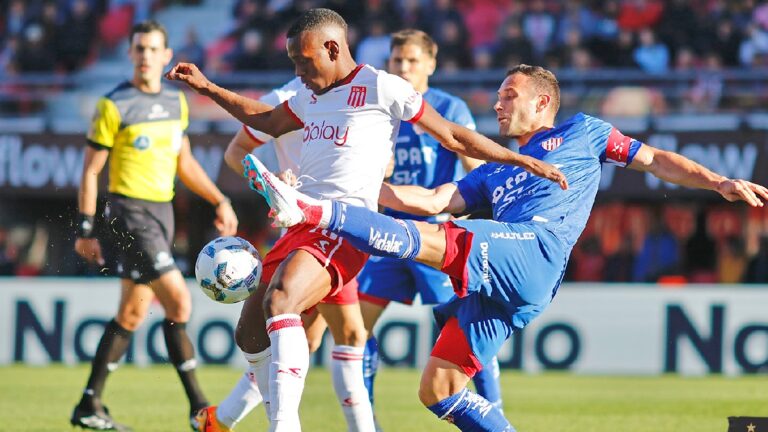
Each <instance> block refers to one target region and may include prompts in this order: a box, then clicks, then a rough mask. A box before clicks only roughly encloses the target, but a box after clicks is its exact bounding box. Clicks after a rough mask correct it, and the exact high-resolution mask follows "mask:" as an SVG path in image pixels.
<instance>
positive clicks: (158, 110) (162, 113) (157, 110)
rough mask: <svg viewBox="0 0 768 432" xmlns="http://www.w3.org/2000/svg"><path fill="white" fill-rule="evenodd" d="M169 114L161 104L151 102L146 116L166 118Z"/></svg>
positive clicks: (149, 117)
mask: <svg viewBox="0 0 768 432" xmlns="http://www.w3.org/2000/svg"><path fill="white" fill-rule="evenodd" d="M170 115H171V113H169V112H168V111H166V109H165V108H164V107H163V106H162V105H160V104H152V106H151V107H150V108H149V114H148V115H147V118H148V119H150V120H157V119H164V118H168V117H169V116H170Z"/></svg>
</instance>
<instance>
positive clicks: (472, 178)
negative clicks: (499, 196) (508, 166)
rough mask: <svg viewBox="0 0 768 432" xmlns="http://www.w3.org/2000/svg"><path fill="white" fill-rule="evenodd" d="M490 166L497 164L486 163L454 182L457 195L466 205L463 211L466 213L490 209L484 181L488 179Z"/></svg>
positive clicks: (489, 200)
mask: <svg viewBox="0 0 768 432" xmlns="http://www.w3.org/2000/svg"><path fill="white" fill-rule="evenodd" d="M492 165H497V164H492V163H487V164H483V165H480V166H479V167H477V168H475V169H474V170H472V172H471V173H469V174H468V175H467V176H466V177H464V178H463V179H461V180H459V181H458V182H456V186H457V187H458V188H459V193H460V194H461V197H462V198H464V202H465V203H466V209H465V211H466V212H467V213H469V212H473V211H475V210H479V209H484V208H489V207H491V199H490V195H489V194H488V190H487V189H488V188H487V187H486V185H485V182H484V179H485V178H486V177H488V168H489V167H490V166H492Z"/></svg>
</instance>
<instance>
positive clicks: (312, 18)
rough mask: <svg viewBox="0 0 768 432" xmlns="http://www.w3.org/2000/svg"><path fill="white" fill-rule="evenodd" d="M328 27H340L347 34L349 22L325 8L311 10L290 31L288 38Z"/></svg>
mask: <svg viewBox="0 0 768 432" xmlns="http://www.w3.org/2000/svg"><path fill="white" fill-rule="evenodd" d="M327 25H333V26H337V27H340V28H342V29H343V30H344V34H346V33H347V22H346V21H344V18H342V17H341V15H339V14H338V13H336V12H334V11H332V10H330V9H325V8H315V9H310V10H308V11H306V12H304V13H303V14H301V16H300V17H299V18H298V19H297V20H296V21H295V22H294V23H293V24H292V25H291V27H290V28H289V29H288V34H286V36H287V37H288V38H293V37H296V36H298V35H299V34H300V33H302V32H305V31H308V30H316V29H319V28H322V27H325V26H327Z"/></svg>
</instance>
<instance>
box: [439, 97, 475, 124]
mask: <svg viewBox="0 0 768 432" xmlns="http://www.w3.org/2000/svg"><path fill="white" fill-rule="evenodd" d="M446 118H447V119H448V120H450V121H452V122H454V123H456V124H459V125H461V126H464V127H465V128H467V129H472V130H475V129H476V127H477V126H476V125H475V119H474V117H472V112H471V111H469V107H468V106H467V104H466V103H464V101H463V100H461V99H458V98H457V99H456V100H454V101H453V106H452V109H451V115H450V117H448V116H446Z"/></svg>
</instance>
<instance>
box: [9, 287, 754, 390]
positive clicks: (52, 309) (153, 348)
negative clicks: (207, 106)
mask: <svg viewBox="0 0 768 432" xmlns="http://www.w3.org/2000/svg"><path fill="white" fill-rule="evenodd" d="M188 284H189V288H190V290H191V292H192V293H193V314H192V319H191V320H190V323H189V325H188V331H189V333H190V335H191V337H192V340H193V343H194V344H195V347H196V349H197V356H198V358H199V359H200V360H201V361H202V362H204V363H210V364H230V363H231V364H237V365H243V364H245V363H244V360H243V359H242V356H241V355H240V354H239V351H238V350H237V346H236V345H235V344H234V341H233V339H232V332H233V329H234V326H235V324H236V323H237V319H238V316H239V314H240V306H239V305H222V304H218V303H215V302H213V301H211V300H209V299H208V298H206V297H204V296H203V294H202V293H201V292H200V290H199V289H198V288H197V286H196V284H195V282H194V281H189V282H188ZM765 288H766V287H764V286H754V287H748V286H743V285H712V286H702V285H688V286H686V287H685V288H682V289H669V288H660V287H658V286H655V285H629V284H627V285H622V284H588V285H580V284H565V285H564V286H563V287H562V288H561V289H560V292H559V293H558V295H557V297H556V298H555V300H554V302H553V304H552V305H551V306H550V307H549V308H548V309H547V310H546V311H545V312H544V313H543V314H542V315H541V316H540V317H538V318H537V319H536V320H534V321H533V323H531V325H530V326H529V327H528V328H526V329H525V330H524V331H522V332H520V333H518V334H516V335H514V337H513V338H512V339H510V340H509V341H508V342H507V343H506V344H505V346H504V347H503V348H502V350H501V352H500V353H499V360H500V363H501V366H502V367H503V368H508V369H520V370H526V371H541V370H569V371H572V372H576V373H585V374H661V373H680V374H687V375H698V374H706V373H724V374H728V375H735V374H743V373H755V372H765V371H768V312H767V310H768V307H767V306H766V305H768V289H765ZM118 299H119V282H118V280H117V279H108V278H104V279H101V278H99V279H77V278H66V279H64V278H62V279H59V278H6V279H0V364H8V363H12V362H21V363H27V364H36V365H40V364H47V363H51V362H62V363H66V364H74V363H77V362H87V361H90V359H91V356H92V355H93V353H94V351H95V349H96V344H97V343H98V340H99V338H100V336H101V333H102V331H103V326H104V324H105V323H106V322H107V321H109V320H110V319H111V318H112V317H113V315H114V313H115V311H116V309H117V303H118ZM162 320H163V311H162V308H161V307H160V306H159V305H157V304H155V305H153V306H152V307H151V309H150V313H149V315H148V317H147V319H146V321H145V323H144V324H143V325H142V327H141V328H140V330H139V331H137V332H136V334H135V337H134V340H133V343H132V345H131V347H130V348H129V350H128V354H127V355H126V359H125V361H127V362H130V363H134V364H139V365H144V364H150V363H157V362H164V361H165V353H166V351H165V344H164V342H163V335H162V327H161V323H162ZM376 333H377V336H378V338H379V344H380V354H381V357H382V362H383V363H384V364H386V365H394V366H408V367H419V366H422V365H423V364H424V363H425V361H426V359H427V357H428V355H429V351H430V349H431V346H432V342H433V340H434V338H435V336H436V331H435V325H434V321H433V319H432V313H431V308H429V307H427V306H421V305H416V306H404V305H397V304H392V305H391V306H390V308H388V309H387V311H386V312H385V314H384V315H383V316H382V319H381V321H380V322H379V325H378V327H377V331H376ZM326 341H327V342H330V338H329V336H326ZM325 345H326V347H325V348H321V350H320V351H319V352H318V354H317V355H316V356H315V362H316V363H320V364H322V363H324V362H327V360H328V356H329V354H330V349H328V348H327V345H328V344H325Z"/></svg>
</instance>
